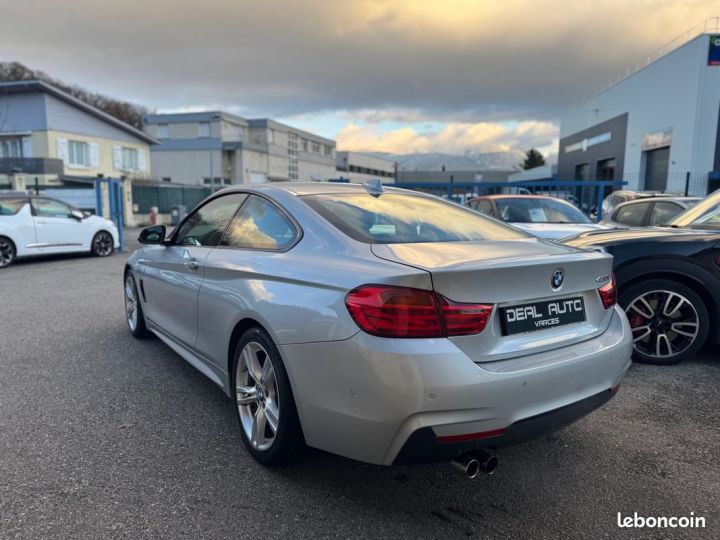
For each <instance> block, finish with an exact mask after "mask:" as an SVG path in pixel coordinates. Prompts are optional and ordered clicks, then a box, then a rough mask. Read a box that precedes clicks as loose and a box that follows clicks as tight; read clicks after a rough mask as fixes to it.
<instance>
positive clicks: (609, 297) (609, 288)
mask: <svg viewBox="0 0 720 540" xmlns="http://www.w3.org/2000/svg"><path fill="white" fill-rule="evenodd" d="M598 294H599V295H600V300H602V303H603V306H605V309H610V308H611V307H613V306H614V305H615V304H616V303H617V287H616V286H615V274H613V275H612V277H611V278H610V282H609V283H606V284H605V285H603V286H602V287H600V288H599V289H598Z"/></svg>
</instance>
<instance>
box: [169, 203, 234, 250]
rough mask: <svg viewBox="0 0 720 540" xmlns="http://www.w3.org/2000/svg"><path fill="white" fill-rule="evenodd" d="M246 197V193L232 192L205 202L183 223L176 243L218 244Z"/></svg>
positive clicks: (189, 244) (213, 245) (207, 245)
mask: <svg viewBox="0 0 720 540" xmlns="http://www.w3.org/2000/svg"><path fill="white" fill-rule="evenodd" d="M246 198H247V195H246V194H245V193H231V194H229V195H224V196H222V197H218V198H217V199H213V200H212V201H210V202H209V203H206V204H204V205H203V206H201V207H200V208H199V209H198V210H196V211H195V212H194V213H193V214H191V215H190V217H188V219H187V220H186V221H185V222H184V223H183V224H182V227H181V228H180V230H179V231H178V234H177V236H176V237H175V244H176V245H181V246H196V247H197V246H205V247H215V246H217V245H218V243H219V242H220V239H221V238H222V235H223V233H224V232H225V228H226V227H227V224H228V223H230V220H231V219H232V217H233V216H234V215H235V212H237V209H238V208H239V207H240V205H241V204H242V203H243V202H244V201H245V199H246Z"/></svg>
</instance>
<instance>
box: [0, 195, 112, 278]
mask: <svg viewBox="0 0 720 540" xmlns="http://www.w3.org/2000/svg"><path fill="white" fill-rule="evenodd" d="M118 245H119V242H118V230H117V227H116V226H115V224H114V223H113V222H112V221H110V220H107V219H104V218H102V217H99V216H93V215H91V214H86V213H84V212H82V211H80V210H78V209H77V208H73V207H72V206H70V205H69V204H66V203H64V202H61V201H58V200H56V199H51V198H50V197H40V196H28V195H11V196H0V268H3V267H6V266H9V265H10V264H12V263H13V262H14V261H15V259H17V258H20V257H32V256H36V255H49V254H55V253H76V252H77V253H82V252H89V253H91V254H93V255H97V256H98V257H106V256H108V255H111V254H112V253H113V251H114V250H115V248H116V247H117V246H118Z"/></svg>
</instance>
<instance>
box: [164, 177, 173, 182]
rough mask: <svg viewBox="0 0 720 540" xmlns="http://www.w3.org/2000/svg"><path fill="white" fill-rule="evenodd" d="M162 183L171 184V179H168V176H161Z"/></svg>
mask: <svg viewBox="0 0 720 540" xmlns="http://www.w3.org/2000/svg"><path fill="white" fill-rule="evenodd" d="M162 181H163V182H172V178H170V177H169V176H163V179H162Z"/></svg>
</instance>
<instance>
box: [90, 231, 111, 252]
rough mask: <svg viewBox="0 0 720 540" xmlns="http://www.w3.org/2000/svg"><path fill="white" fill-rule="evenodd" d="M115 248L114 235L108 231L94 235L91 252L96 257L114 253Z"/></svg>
mask: <svg viewBox="0 0 720 540" xmlns="http://www.w3.org/2000/svg"><path fill="white" fill-rule="evenodd" d="M114 249H115V243H114V242H113V237H112V235H111V234H110V233H109V232H107V231H100V232H98V233H96V234H95V236H93V239H92V244H91V246H90V252H91V253H92V254H93V255H95V256H96V257H107V256H108V255H112V252H113V250H114Z"/></svg>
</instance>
